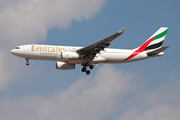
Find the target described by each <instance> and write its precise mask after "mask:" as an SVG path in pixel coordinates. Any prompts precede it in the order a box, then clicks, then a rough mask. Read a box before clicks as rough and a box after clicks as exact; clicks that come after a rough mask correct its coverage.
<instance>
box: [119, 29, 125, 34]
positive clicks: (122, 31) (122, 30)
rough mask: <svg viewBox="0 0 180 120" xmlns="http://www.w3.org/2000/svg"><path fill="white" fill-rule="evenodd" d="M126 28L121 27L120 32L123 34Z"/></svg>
mask: <svg viewBox="0 0 180 120" xmlns="http://www.w3.org/2000/svg"><path fill="white" fill-rule="evenodd" d="M125 29H126V28H123V29H121V30H120V31H119V32H118V33H121V34H122V33H124V31H125Z"/></svg>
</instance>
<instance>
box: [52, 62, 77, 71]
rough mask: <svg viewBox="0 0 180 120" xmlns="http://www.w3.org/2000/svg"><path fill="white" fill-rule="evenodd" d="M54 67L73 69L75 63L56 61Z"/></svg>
mask: <svg viewBox="0 0 180 120" xmlns="http://www.w3.org/2000/svg"><path fill="white" fill-rule="evenodd" d="M56 69H59V70H70V69H75V64H70V63H65V62H56Z"/></svg>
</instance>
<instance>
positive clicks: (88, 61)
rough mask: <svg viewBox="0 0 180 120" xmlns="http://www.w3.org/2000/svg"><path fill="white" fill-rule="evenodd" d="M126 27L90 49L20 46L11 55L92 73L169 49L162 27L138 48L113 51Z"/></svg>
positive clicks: (33, 45)
mask: <svg viewBox="0 0 180 120" xmlns="http://www.w3.org/2000/svg"><path fill="white" fill-rule="evenodd" d="M124 31H125V28H123V29H121V30H120V31H119V32H117V33H115V34H113V35H111V36H109V37H107V38H105V39H103V40H101V41H98V42H96V43H94V44H91V45H89V46H87V47H75V46H55V45H37V44H29V45H20V46H17V47H15V48H14V49H12V50H11V51H10V52H11V53H12V54H13V55H15V56H18V57H21V58H25V59H26V65H27V66H28V65H29V59H33V60H50V61H56V69H59V70H70V69H75V65H76V64H81V65H82V66H83V67H82V69H81V71H82V72H85V73H86V74H87V75H89V74H90V70H88V68H89V69H93V68H94V66H97V65H98V64H118V63H128V62H134V61H139V60H144V59H148V58H152V57H156V56H162V55H164V52H163V51H164V50H165V49H167V48H168V47H169V46H166V47H162V43H163V41H164V39H165V36H166V33H167V31H168V27H161V28H159V30H157V31H156V32H155V33H154V34H153V35H152V36H151V37H150V38H149V39H148V40H147V41H146V42H144V43H143V44H142V45H141V46H140V47H137V48H135V49H112V48H110V47H109V46H110V44H111V43H110V42H112V41H113V40H114V39H115V38H117V37H118V36H120V35H121V34H123V33H124Z"/></svg>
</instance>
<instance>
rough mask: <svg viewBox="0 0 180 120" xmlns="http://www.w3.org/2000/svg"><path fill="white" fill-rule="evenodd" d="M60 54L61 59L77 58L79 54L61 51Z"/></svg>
mask: <svg viewBox="0 0 180 120" xmlns="http://www.w3.org/2000/svg"><path fill="white" fill-rule="evenodd" d="M61 56H62V58H63V59H79V58H80V57H81V55H79V54H78V53H75V52H62V53H61Z"/></svg>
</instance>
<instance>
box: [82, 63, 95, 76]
mask: <svg viewBox="0 0 180 120" xmlns="http://www.w3.org/2000/svg"><path fill="white" fill-rule="evenodd" d="M88 66H89V68H90V69H93V68H94V66H93V65H91V64H90V63H89V62H86V63H85V64H84V65H83V68H82V70H81V71H82V72H86V74H87V75H89V74H90V73H91V72H90V70H87V67H88Z"/></svg>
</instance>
